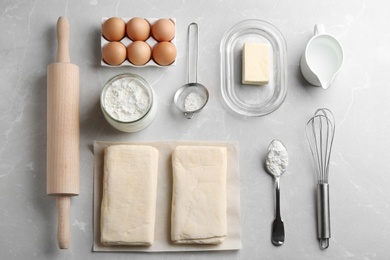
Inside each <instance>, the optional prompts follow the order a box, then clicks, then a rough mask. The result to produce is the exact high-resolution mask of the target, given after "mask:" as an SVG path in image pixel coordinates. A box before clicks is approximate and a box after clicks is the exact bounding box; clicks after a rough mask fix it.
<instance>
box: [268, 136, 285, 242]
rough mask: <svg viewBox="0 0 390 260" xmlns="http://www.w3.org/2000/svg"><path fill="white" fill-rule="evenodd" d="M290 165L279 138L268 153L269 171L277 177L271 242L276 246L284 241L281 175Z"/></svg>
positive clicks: (273, 142)
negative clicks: (281, 211)
mask: <svg viewBox="0 0 390 260" xmlns="http://www.w3.org/2000/svg"><path fill="white" fill-rule="evenodd" d="M287 165H288V156H287V150H286V148H285V146H284V145H283V143H282V142H281V141H279V140H273V141H272V142H271V144H270V145H269V146H268V155H267V159H266V168H267V172H268V173H269V174H271V175H272V176H273V177H274V179H275V191H276V198H275V201H276V209H275V220H274V222H273V223H272V233H271V242H272V244H274V245H275V246H281V245H283V243H284V236H285V235H284V223H283V221H282V218H281V215H280V180H279V179H280V176H281V175H282V174H283V173H284V172H285V171H286V167H287Z"/></svg>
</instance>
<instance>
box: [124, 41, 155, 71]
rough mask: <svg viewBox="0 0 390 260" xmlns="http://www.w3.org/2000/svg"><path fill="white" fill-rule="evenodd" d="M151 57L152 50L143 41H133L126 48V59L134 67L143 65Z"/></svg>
mask: <svg viewBox="0 0 390 260" xmlns="http://www.w3.org/2000/svg"><path fill="white" fill-rule="evenodd" d="M151 56H152V49H151V48H150V46H149V44H147V43H146V42H144V41H135V42H133V43H132V44H130V45H129V46H128V47H127V59H128V60H129V61H130V62H131V63H132V64H134V65H137V66H142V65H145V63H147V62H148V61H149V60H150V57H151Z"/></svg>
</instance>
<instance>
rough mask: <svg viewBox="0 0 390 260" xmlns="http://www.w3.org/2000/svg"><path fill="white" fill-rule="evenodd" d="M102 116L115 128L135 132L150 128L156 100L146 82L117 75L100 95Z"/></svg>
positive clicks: (155, 111)
mask: <svg viewBox="0 0 390 260" xmlns="http://www.w3.org/2000/svg"><path fill="white" fill-rule="evenodd" d="M100 106H101V109H102V111H103V114H104V117H105V118H106V120H107V121H108V123H110V125H112V126H113V127H114V128H116V129H118V130H120V131H123V132H137V131H140V130H142V129H144V128H145V127H147V126H148V125H150V124H151V123H152V122H153V120H154V118H155V117H156V114H157V99H156V98H155V94H154V91H153V89H152V88H151V87H150V86H149V84H148V83H147V82H146V80H145V79H143V78H142V77H140V76H138V75H136V74H132V73H124V74H119V75H117V76H115V77H113V78H111V79H110V80H108V81H107V83H106V84H105V86H104V88H103V91H102V94H101V96H100Z"/></svg>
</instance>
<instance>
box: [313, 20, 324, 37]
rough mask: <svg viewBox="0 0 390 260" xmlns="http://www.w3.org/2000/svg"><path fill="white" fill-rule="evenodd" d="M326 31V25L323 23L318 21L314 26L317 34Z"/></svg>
mask: <svg viewBox="0 0 390 260" xmlns="http://www.w3.org/2000/svg"><path fill="white" fill-rule="evenodd" d="M324 33H325V26H324V24H323V23H317V24H316V25H315V26H314V35H317V34H324Z"/></svg>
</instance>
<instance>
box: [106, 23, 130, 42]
mask: <svg viewBox="0 0 390 260" xmlns="http://www.w3.org/2000/svg"><path fill="white" fill-rule="evenodd" d="M125 28H126V23H125V22H124V21H123V20H122V19H121V18H118V17H111V18H110V19H108V20H106V21H105V22H104V23H103V25H102V34H103V37H104V38H106V39H107V40H109V41H120V40H122V38H123V37H125V30H126V29H125Z"/></svg>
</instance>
